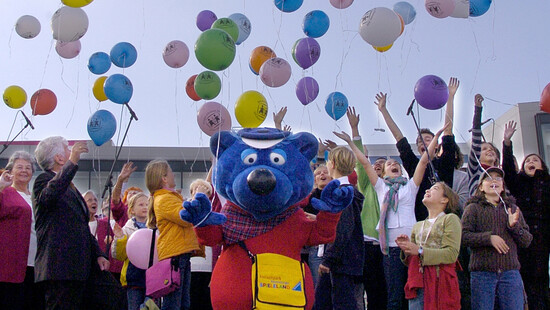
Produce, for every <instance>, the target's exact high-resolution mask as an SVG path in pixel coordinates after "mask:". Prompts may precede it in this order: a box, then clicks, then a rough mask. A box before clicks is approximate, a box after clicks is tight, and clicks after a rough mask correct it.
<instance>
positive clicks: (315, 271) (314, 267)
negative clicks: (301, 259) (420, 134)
mask: <svg viewBox="0 0 550 310" xmlns="http://www.w3.org/2000/svg"><path fill="white" fill-rule="evenodd" d="M318 251H319V246H310V247H308V259H307V260H308V262H307V264H308V266H309V269H310V270H311V277H312V278H313V285H314V286H317V282H318V281H319V265H320V264H321V262H323V258H322V257H319V256H317V252H318Z"/></svg>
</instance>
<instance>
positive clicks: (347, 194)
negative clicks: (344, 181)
mask: <svg viewBox="0 0 550 310" xmlns="http://www.w3.org/2000/svg"><path fill="white" fill-rule="evenodd" d="M352 200H353V187H352V186H343V187H340V181H338V180H332V181H330V183H328V184H327V186H325V188H323V191H322V192H321V199H317V198H313V199H311V205H313V207H314V208H315V209H317V210H319V211H326V212H330V213H338V212H340V211H342V210H344V209H345V208H346V207H347V206H349V205H350V204H351V201H352Z"/></svg>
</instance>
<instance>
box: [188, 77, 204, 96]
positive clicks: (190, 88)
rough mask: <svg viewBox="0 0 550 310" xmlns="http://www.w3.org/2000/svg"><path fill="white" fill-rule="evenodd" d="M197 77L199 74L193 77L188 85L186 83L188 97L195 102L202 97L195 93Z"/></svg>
mask: <svg viewBox="0 0 550 310" xmlns="http://www.w3.org/2000/svg"><path fill="white" fill-rule="evenodd" d="M197 75H198V74H195V75H193V76H191V77H190V78H189V79H188V80H187V83H185V92H186V93H187V96H189V98H191V99H193V100H194V101H199V100H201V97H199V95H197V92H196V91H195V79H196V78H197Z"/></svg>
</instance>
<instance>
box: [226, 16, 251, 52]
mask: <svg viewBox="0 0 550 310" xmlns="http://www.w3.org/2000/svg"><path fill="white" fill-rule="evenodd" d="M229 19H231V20H232V21H234V22H235V24H237V26H238V27H239V37H238V38H237V41H235V44H237V45H238V44H241V43H243V42H244V40H246V39H247V38H248V36H249V35H250V31H252V24H250V20H249V19H248V17H246V16H245V15H243V14H241V13H233V14H231V15H229Z"/></svg>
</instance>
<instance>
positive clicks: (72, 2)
mask: <svg viewBox="0 0 550 310" xmlns="http://www.w3.org/2000/svg"><path fill="white" fill-rule="evenodd" d="M92 1H94V0H61V2H63V4H64V5H66V6H70V7H72V8H81V7H83V6H86V5H88V4H90V3H92Z"/></svg>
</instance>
